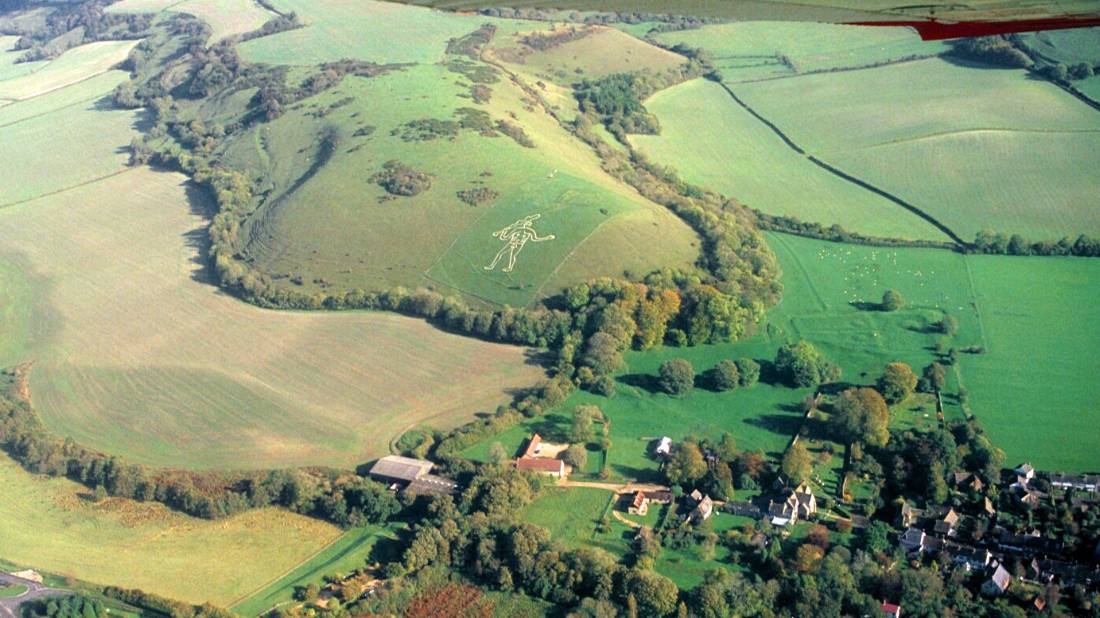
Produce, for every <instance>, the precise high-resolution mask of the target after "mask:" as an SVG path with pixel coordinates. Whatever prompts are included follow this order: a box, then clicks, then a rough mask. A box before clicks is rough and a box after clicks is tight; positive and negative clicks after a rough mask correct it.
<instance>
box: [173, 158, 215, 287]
mask: <svg viewBox="0 0 1100 618" xmlns="http://www.w3.org/2000/svg"><path fill="white" fill-rule="evenodd" d="M183 190H184V194H185V195H186V197H187V207H188V209H189V211H190V212H191V214H192V215H197V216H199V217H202V219H203V222H204V223H203V225H202V226H200V227H196V228H195V229H192V230H188V231H186V232H184V233H183V234H182V236H183V242H184V244H185V245H186V246H187V247H188V248H190V249H192V250H193V252H192V254H191V258H190V261H191V263H192V264H194V265H195V267H194V268H192V269H191V280H192V281H195V282H197V283H202V284H204V285H209V286H211V287H213V288H214V290H215V293H217V294H225V291H224V290H223V289H222V287H221V283H220V281H219V280H218V274H217V272H216V271H215V270H214V262H213V260H211V259H210V244H211V243H210V232H209V231H208V223H209V221H210V218H211V217H212V216H213V215H214V206H213V204H211V202H210V194H209V193H208V192H207V191H206V189H204V188H202V187H200V186H199V185H197V184H196V183H194V182H192V181H190V180H188V181H187V182H185V183H184V184H183Z"/></svg>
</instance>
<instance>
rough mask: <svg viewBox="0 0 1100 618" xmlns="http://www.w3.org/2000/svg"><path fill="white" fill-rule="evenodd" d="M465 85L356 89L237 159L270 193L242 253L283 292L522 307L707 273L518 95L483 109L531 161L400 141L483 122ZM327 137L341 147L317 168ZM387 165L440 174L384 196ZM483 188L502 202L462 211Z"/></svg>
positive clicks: (690, 238)
mask: <svg viewBox="0 0 1100 618" xmlns="http://www.w3.org/2000/svg"><path fill="white" fill-rule="evenodd" d="M441 45H442V43H441ZM459 82H460V80H459V76H458V75H457V74H455V73H452V72H451V71H449V70H448V69H447V68H445V67H441V66H431V65H420V66H416V67H410V68H408V69H406V70H403V71H398V72H394V73H390V74H388V75H385V76H381V77H376V78H372V79H364V78H355V77H352V78H348V79H346V80H345V83H343V84H341V85H340V86H339V87H337V88H335V89H333V90H332V91H330V92H326V93H323V94H322V95H319V96H317V97H314V98H312V99H309V100H307V101H305V102H303V103H302V104H300V105H299V106H296V107H295V108H294V109H291V110H289V111H288V112H287V113H286V114H285V115H284V116H283V117H281V118H279V119H278V120H275V121H273V122H271V123H267V124H265V125H259V126H257V127H255V128H253V129H251V130H250V132H249V133H246V134H245V135H243V136H241V137H239V138H237V139H236V140H235V141H234V142H233V143H231V144H229V145H228V147H227V150H226V154H227V157H228V159H229V160H230V161H231V162H233V164H235V165H236V166H238V167H241V168H243V169H248V170H250V171H251V172H252V173H254V174H257V175H263V176H264V177H265V178H266V179H268V180H267V182H269V183H270V188H271V193H270V194H269V196H268V198H267V200H266V201H265V203H264V205H263V206H262V207H261V208H260V209H259V210H258V211H257V212H256V213H255V214H254V215H252V216H250V218H249V220H248V221H247V222H246V225H245V226H244V229H243V243H242V244H243V247H242V249H243V253H244V254H245V255H247V256H248V257H249V258H250V259H252V260H254V266H255V267H257V268H258V269H260V270H261V271H263V272H266V273H269V274H270V275H271V276H273V277H274V278H276V279H277V280H282V281H283V282H284V283H283V284H284V285H287V284H288V283H286V282H287V281H288V280H291V279H294V280H300V281H301V282H302V284H301V285H303V286H304V287H305V288H307V289H309V288H316V287H318V286H319V285H321V283H319V282H321V281H322V280H323V284H324V285H328V286H337V287H341V288H346V289H352V288H355V287H360V288H364V289H378V288H380V287H393V286H396V285H404V286H408V287H415V286H419V285H432V286H436V287H440V286H441V287H443V288H445V289H447V290H453V291H457V292H459V293H461V294H463V295H465V296H467V297H468V298H472V299H476V300H477V301H478V302H482V303H487V304H497V305H501V304H510V305H513V306H525V305H528V304H530V303H531V302H533V301H535V300H538V299H540V298H542V297H543V296H546V295H550V294H554V293H557V292H558V291H559V290H560V289H561V288H562V287H564V286H566V285H570V284H572V283H575V282H576V281H580V280H585V279H588V278H590V277H593V276H600V275H621V274H622V273H623V272H625V271H631V272H638V273H642V272H649V271H651V270H653V269H655V268H658V267H660V266H665V265H680V266H689V265H690V264H691V263H693V262H694V261H695V258H696V256H697V255H698V251H699V250H698V247H697V237H696V236H695V234H694V233H693V232H692V231H691V230H690V229H689V228H688V227H687V226H686V225H685V224H684V223H683V222H682V221H680V220H679V219H677V218H676V217H675V216H673V215H672V214H671V213H669V212H668V211H667V210H665V209H663V208H660V207H658V206H657V205H655V204H652V203H650V202H647V201H645V200H643V199H642V198H640V197H639V196H638V195H637V194H636V193H633V192H632V191H630V190H629V189H628V188H627V187H625V186H624V185H622V184H620V183H618V182H617V181H615V180H613V179H612V178H610V177H609V176H607V175H606V174H604V172H603V171H602V170H601V169H600V167H599V162H598V160H597V159H596V157H595V155H594V154H593V153H592V152H591V151H590V150H589V149H587V147H586V146H584V145H583V144H581V143H580V142H578V141H577V140H576V139H575V138H573V137H572V136H570V135H569V134H568V133H566V132H565V131H564V130H563V129H562V128H561V127H560V126H559V125H558V124H557V122H556V121H555V120H554V119H553V118H551V117H550V116H549V115H547V114H545V113H544V112H542V111H541V110H540V109H537V108H531V107H529V106H528V105H527V104H525V103H524V102H523V97H524V96H525V95H524V94H523V92H522V91H520V90H519V89H517V88H515V87H514V86H513V85H512V84H510V83H508V82H505V81H503V80H502V81H500V82H499V83H496V84H493V85H492V88H493V97H492V100H491V102H490V103H488V104H487V105H481V106H476V108H477V109H479V110H481V111H483V112H484V113H487V114H489V117H490V119H492V120H493V121H495V120H502V119H503V120H508V119H510V118H511V117H512V115H513V114H514V115H515V118H514V119H512V121H514V122H516V123H517V124H519V125H521V126H522V127H523V128H524V131H525V132H526V133H527V135H528V136H529V138H530V140H531V141H532V143H533V144H534V145H535V147H534V148H527V147H524V146H521V145H520V144H518V143H517V142H516V141H514V140H512V139H510V138H508V137H506V136H503V135H501V134H499V133H498V134H496V135H495V136H493V137H487V136H485V135H482V134H480V133H478V132H475V131H473V130H469V129H463V130H460V131H459V132H458V133H457V134H454V135H450V136H446V135H444V136H439V137H436V138H435V139H430V140H408V139H402V137H401V135H402V134H403V132H405V131H406V128H405V125H406V123H409V122H413V121H419V120H425V119H435V120H441V121H454V120H456V116H455V110H456V109H459V108H473V107H474V104H473V103H472V102H471V101H469V99H466V98H463V97H464V96H467V95H466V92H467V90H468V85H462V84H461V83H459ZM394 93H397V94H394ZM334 105H335V106H336V107H335V109H331V108H332V106H334ZM330 109H331V111H323V110H330ZM322 112H323V113H322ZM367 118H369V119H370V120H369V121H368V120H367ZM325 131H329V132H330V134H331V135H335V137H334V140H335V142H336V146H335V147H334V148H333V152H332V154H331V156H330V157H328V158H327V159H326V160H325V161H324V162H323V164H322V165H320V166H315V165H314V161H316V160H317V159H316V158H315V157H317V156H318V155H317V152H318V148H319V140H320V137H319V136H320V135H321V134H322V133H324V132H325ZM357 134H358V135H357ZM389 160H398V161H401V162H402V163H404V164H405V165H407V166H410V167H412V168H414V169H416V170H419V171H422V172H424V173H426V174H429V175H430V176H431V177H432V184H431V187H430V188H429V189H427V190H425V191H424V192H422V193H420V194H418V195H415V196H412V197H392V198H391V197H389V196H387V194H386V193H385V192H384V190H383V189H382V188H381V187H379V186H378V185H377V184H375V183H373V182H371V181H370V177H371V176H372V175H373V174H374V173H375V172H378V171H379V170H381V169H382V166H383V164H384V163H385V162H386V161H389ZM477 188H484V189H489V190H491V191H494V192H496V193H497V194H498V198H497V199H496V200H494V201H491V202H488V203H483V204H479V205H476V206H471V205H470V204H467V203H465V202H463V201H461V200H460V199H459V198H458V193H459V192H461V191H466V190H471V189H477ZM536 214H537V215H541V217H540V219H539V220H537V221H534V223H533V229H534V230H535V231H536V232H537V233H538V234H539V235H540V236H550V235H553V236H555V238H554V239H553V240H548V241H545V242H530V243H528V244H527V245H526V246H525V247H524V248H523V249H522V251H521V252H520V253H519V254H518V255H517V259H516V264H515V268H514V270H512V271H511V272H504V271H503V268H504V267H505V266H506V265H507V260H505V261H504V262H503V263H501V264H498V266H497V268H496V269H495V270H492V271H489V270H486V269H485V267H486V266H488V265H489V264H490V262H491V261H492V259H493V257H494V256H495V255H496V254H497V253H498V251H500V249H501V248H503V247H504V246H505V243H504V241H503V240H501V239H499V238H494V237H493V233H494V232H496V231H498V230H500V229H502V228H503V227H505V226H507V225H509V224H511V223H514V222H516V221H518V220H519V219H522V218H524V217H527V216H529V215H536ZM642 247H646V248H647V249H645V250H641V249H640V248H642ZM653 248H656V250H654V249H653Z"/></svg>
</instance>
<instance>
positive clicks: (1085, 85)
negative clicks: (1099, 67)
mask: <svg viewBox="0 0 1100 618" xmlns="http://www.w3.org/2000/svg"><path fill="white" fill-rule="evenodd" d="M1073 85H1074V86H1076V87H1077V89H1078V90H1080V91H1081V92H1083V93H1084V94H1085V96H1087V97H1088V98H1090V99H1092V100H1093V101H1096V102H1097V103H1100V75H1093V76H1092V77H1090V78H1088V79H1082V80H1081V81H1077V82H1073Z"/></svg>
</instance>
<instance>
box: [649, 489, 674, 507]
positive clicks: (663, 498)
mask: <svg viewBox="0 0 1100 618" xmlns="http://www.w3.org/2000/svg"><path fill="white" fill-rule="evenodd" d="M644 493H645V497H646V499H647V500H649V501H650V502H651V503H653V504H672V492H671V491H647V492H644Z"/></svg>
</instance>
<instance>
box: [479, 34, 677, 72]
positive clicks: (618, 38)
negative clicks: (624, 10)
mask: <svg viewBox="0 0 1100 618" xmlns="http://www.w3.org/2000/svg"><path fill="white" fill-rule="evenodd" d="M517 45H518V44H517ZM493 47H494V48H495V49H505V48H506V44H504V43H503V42H498V41H494V44H493ZM683 62H684V58H683V57H681V56H679V55H678V54H674V53H672V52H669V51H665V50H663V49H661V48H659V47H655V46H653V45H650V44H649V43H646V42H644V41H641V40H639V39H636V38H634V37H632V36H630V35H628V34H626V33H623V32H620V31H619V30H616V29H614V28H607V27H601V26H597V27H593V28H592V32H591V34H589V35H587V36H585V37H583V38H580V39H577V40H574V41H569V42H567V43H564V44H562V45H557V46H554V47H551V48H549V49H546V50H543V51H536V52H534V53H531V54H529V55H527V56H526V57H525V58H524V61H523V63H522V64H520V65H518V66H517V67H515V68H517V69H519V70H522V71H523V72H525V73H528V74H531V75H534V76H536V77H540V78H542V79H545V80H547V81H553V82H557V83H563V84H571V83H573V82H576V81H579V80H581V79H585V78H595V77H601V76H604V75H609V74H611V73H621V72H624V71H639V70H642V69H648V70H651V71H662V70H664V69H670V68H673V67H676V66H678V65H680V64H682V63H683Z"/></svg>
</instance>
